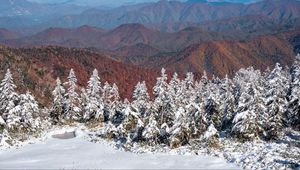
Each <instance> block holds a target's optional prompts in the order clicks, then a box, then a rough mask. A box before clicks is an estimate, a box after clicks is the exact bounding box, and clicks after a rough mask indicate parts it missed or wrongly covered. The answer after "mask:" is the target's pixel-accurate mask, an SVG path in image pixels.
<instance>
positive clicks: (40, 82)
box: [0, 46, 157, 104]
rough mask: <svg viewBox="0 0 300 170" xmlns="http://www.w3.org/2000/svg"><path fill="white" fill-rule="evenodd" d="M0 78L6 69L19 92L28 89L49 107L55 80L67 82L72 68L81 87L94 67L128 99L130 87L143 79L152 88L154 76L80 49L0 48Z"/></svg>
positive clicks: (107, 57) (103, 79)
mask: <svg viewBox="0 0 300 170" xmlns="http://www.w3.org/2000/svg"><path fill="white" fill-rule="evenodd" d="M0 66H1V68H0V70H1V71H0V77H1V78H2V77H3V76H4V73H5V71H6V69H7V68H10V69H11V70H12V72H13V74H14V79H15V81H16V84H17V86H18V89H19V90H20V91H25V90H27V89H28V90H30V91H32V92H33V93H34V94H35V96H36V97H37V98H38V99H39V100H40V101H41V102H42V104H49V99H50V97H51V92H52V90H53V86H54V85H55V79H56V78H57V77H60V78H61V79H62V80H63V81H66V77H67V76H68V72H69V70H70V69H71V68H73V69H74V71H75V72H76V75H77V78H78V82H79V85H80V86H85V85H86V83H87V80H88V78H89V77H90V75H91V73H92V71H93V69H94V68H97V69H98V71H99V74H100V77H101V82H102V83H104V82H105V81H108V82H110V83H116V84H117V85H118V87H119V92H120V95H121V96H122V97H123V98H125V97H127V98H131V95H132V91H133V87H134V86H135V85H136V84H137V82H138V81H142V80H145V81H147V82H148V85H149V86H151V85H153V82H154V80H155V77H156V75H157V73H156V72H155V71H153V70H150V69H142V68H138V67H136V66H131V65H127V64H123V63H120V62H117V61H115V60H113V59H111V58H110V57H109V56H105V55H99V54H97V53H93V52H89V51H87V50H81V49H70V48H62V47H44V48H27V49H23V48H21V49H13V48H7V47H4V46H0Z"/></svg>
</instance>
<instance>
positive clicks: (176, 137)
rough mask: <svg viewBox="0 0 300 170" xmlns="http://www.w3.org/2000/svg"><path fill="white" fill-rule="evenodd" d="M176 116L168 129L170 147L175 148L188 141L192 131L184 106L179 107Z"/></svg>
mask: <svg viewBox="0 0 300 170" xmlns="http://www.w3.org/2000/svg"><path fill="white" fill-rule="evenodd" d="M175 115H176V118H175V121H174V125H173V127H172V128H171V129H170V133H171V136H170V146H171V148H177V147H179V146H182V145H185V144H187V143H188V142H189V139H190V138H191V135H192V131H191V128H190V123H191V122H189V119H188V115H187V114H186V111H185V109H184V108H182V107H180V108H179V109H178V111H177V112H176V113H175Z"/></svg>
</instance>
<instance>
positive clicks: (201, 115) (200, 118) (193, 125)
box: [185, 102, 208, 138]
mask: <svg viewBox="0 0 300 170" xmlns="http://www.w3.org/2000/svg"><path fill="white" fill-rule="evenodd" d="M185 110H186V113H187V116H188V120H189V122H190V130H191V133H192V134H191V138H199V137H200V135H202V134H203V132H204V131H205V130H206V129H207V125H208V121H207V119H206V113H205V106H204V103H195V102H192V103H190V104H188V105H186V106H185Z"/></svg>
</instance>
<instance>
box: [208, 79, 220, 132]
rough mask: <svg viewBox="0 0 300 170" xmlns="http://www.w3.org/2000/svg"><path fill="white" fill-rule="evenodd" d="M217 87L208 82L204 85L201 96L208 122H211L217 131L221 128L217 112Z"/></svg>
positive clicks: (218, 104)
mask: <svg viewBox="0 0 300 170" xmlns="http://www.w3.org/2000/svg"><path fill="white" fill-rule="evenodd" d="M218 94H219V87H218V86H217V84H214V83H213V82H212V81H210V82H209V83H208V84H207V85H206V90H205V91H204V94H203V102H204V106H205V112H206V116H207V119H208V122H213V123H214V125H215V126H216V127H217V128H218V129H219V128H221V123H222V116H223V115H221V114H220V112H219V106H220V103H219V101H220V100H219V96H218Z"/></svg>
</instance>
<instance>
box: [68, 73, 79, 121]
mask: <svg viewBox="0 0 300 170" xmlns="http://www.w3.org/2000/svg"><path fill="white" fill-rule="evenodd" d="M76 83H77V78H76V75H75V73H74V70H73V69H71V70H70V73H69V76H68V82H67V83H66V85H67V86H68V88H67V92H66V94H65V96H66V110H65V115H64V117H65V119H67V120H75V121H78V120H80V119H81V117H82V116H81V108H80V98H79V95H78V93H77V92H76V89H77V84H76Z"/></svg>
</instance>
